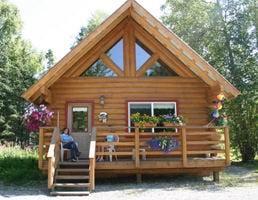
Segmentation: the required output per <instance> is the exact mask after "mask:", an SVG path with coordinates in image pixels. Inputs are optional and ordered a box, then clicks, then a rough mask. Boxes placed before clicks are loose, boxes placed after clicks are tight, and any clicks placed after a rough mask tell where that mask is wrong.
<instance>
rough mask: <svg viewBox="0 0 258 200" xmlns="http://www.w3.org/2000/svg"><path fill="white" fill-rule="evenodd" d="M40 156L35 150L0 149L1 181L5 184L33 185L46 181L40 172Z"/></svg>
mask: <svg viewBox="0 0 258 200" xmlns="http://www.w3.org/2000/svg"><path fill="white" fill-rule="evenodd" d="M37 162H38V154H37V151H35V150H23V149H21V148H19V147H9V148H3V147H2V148H1V147H0V180H1V181H2V182H3V183H4V184H16V185H24V184H33V183H35V182H39V181H42V180H45V179H46V177H45V175H43V174H42V173H41V171H39V170H38V165H37Z"/></svg>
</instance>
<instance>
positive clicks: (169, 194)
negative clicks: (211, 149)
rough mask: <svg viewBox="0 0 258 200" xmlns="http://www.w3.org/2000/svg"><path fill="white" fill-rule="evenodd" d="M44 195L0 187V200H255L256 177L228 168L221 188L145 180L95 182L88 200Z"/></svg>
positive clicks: (194, 180)
mask: <svg viewBox="0 0 258 200" xmlns="http://www.w3.org/2000/svg"><path fill="white" fill-rule="evenodd" d="M240 184H241V186H239V185H240ZM47 194H48V192H47V190H46V187H45V183H44V184H43V185H42V186H37V187H18V186H3V185H0V200H2V199H10V200H16V199H22V200H37V199H39V200H45V199H57V200H59V199H67V200H68V199H73V200H77V199H85V198H87V199H90V200H96V199H98V200H102V199H112V200H120V199H121V200H136V199H137V200H138V199H140V200H179V199H180V200H184V199H186V200H189V199H191V200H195V199H196V200H204V199H205V200H207V199H209V200H220V199H221V200H228V199H230V200H257V199H258V174H257V173H255V172H254V171H251V170H248V169H245V168H241V167H230V168H229V169H228V170H227V171H226V173H224V174H222V176H221V183H220V184H215V183H214V182H212V181H211V177H205V178H203V179H202V178H198V177H185V176H177V177H168V176H166V177H155V178H153V177H152V178H150V177H144V182H143V183H142V184H136V183H135V182H134V179H127V180H125V179H113V180H110V179H108V180H101V181H99V182H97V187H96V191H95V193H92V194H91V195H90V196H89V197H60V196H59V197H49V196H48V195H47Z"/></svg>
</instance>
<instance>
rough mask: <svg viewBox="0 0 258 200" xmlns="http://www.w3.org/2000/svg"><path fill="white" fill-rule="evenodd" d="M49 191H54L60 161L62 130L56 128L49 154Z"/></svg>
mask: <svg viewBox="0 0 258 200" xmlns="http://www.w3.org/2000/svg"><path fill="white" fill-rule="evenodd" d="M47 158H48V189H52V188H53V185H54V176H55V171H56V168H57V166H58V163H59V160H60V130H59V128H58V127H55V128H54V131H53V135H52V138H51V142H50V145H49V149H48V153H47Z"/></svg>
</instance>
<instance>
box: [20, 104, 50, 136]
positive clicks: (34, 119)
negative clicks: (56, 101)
mask: <svg viewBox="0 0 258 200" xmlns="http://www.w3.org/2000/svg"><path fill="white" fill-rule="evenodd" d="M53 115H54V112H51V111H50V110H48V108H47V107H46V106H45V105H43V104H41V105H40V106H36V105H34V104H30V105H29V106H28V107H27V108H26V109H25V113H24V115H23V120H24V123H25V126H26V128H27V130H28V131H29V132H38V131H39V127H41V126H47V125H49V124H50V122H51V119H52V118H53Z"/></svg>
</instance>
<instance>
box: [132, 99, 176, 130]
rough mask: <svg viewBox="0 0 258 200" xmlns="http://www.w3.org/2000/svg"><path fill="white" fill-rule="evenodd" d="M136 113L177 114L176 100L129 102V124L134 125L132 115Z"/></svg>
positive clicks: (152, 114)
mask: <svg viewBox="0 0 258 200" xmlns="http://www.w3.org/2000/svg"><path fill="white" fill-rule="evenodd" d="M135 113H140V114H142V115H144V114H146V115H150V116H162V115H169V114H170V115H177V107H176V102H128V125H129V126H133V124H132V122H131V120H130V116H131V115H132V114H135ZM152 132H154V129H152Z"/></svg>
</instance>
